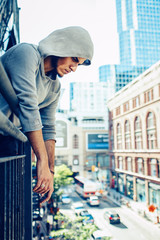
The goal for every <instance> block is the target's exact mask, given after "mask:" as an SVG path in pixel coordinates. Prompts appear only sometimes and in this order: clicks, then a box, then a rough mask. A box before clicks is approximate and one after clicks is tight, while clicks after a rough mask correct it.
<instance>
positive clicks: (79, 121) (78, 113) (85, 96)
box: [69, 82, 108, 129]
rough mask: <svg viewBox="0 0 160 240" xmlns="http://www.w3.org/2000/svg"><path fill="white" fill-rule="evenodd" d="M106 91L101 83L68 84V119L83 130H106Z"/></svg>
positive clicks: (105, 86)
mask: <svg viewBox="0 0 160 240" xmlns="http://www.w3.org/2000/svg"><path fill="white" fill-rule="evenodd" d="M106 89H107V84H106V83H101V82H85V83H84V82H72V83H70V111H69V119H70V120H72V122H74V124H75V125H78V126H80V127H83V128H85V129H107V123H108V122H107V115H108V112H107V110H106V100H107V99H106Z"/></svg>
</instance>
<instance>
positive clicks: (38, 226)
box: [36, 223, 41, 235]
mask: <svg viewBox="0 0 160 240" xmlns="http://www.w3.org/2000/svg"><path fill="white" fill-rule="evenodd" d="M40 230H41V226H40V224H39V223H37V225H36V233H37V235H39V233H40Z"/></svg>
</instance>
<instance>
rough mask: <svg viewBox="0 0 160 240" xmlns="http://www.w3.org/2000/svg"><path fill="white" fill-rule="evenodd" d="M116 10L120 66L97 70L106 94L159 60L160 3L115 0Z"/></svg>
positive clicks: (115, 90)
mask: <svg viewBox="0 0 160 240" xmlns="http://www.w3.org/2000/svg"><path fill="white" fill-rule="evenodd" d="M116 10H117V32H118V36H119V56H120V64H119V65H104V66H101V67H100V68H99V81H100V82H107V83H108V88H109V90H108V92H110V95H111V93H112V95H113V94H114V93H115V92H117V91H119V90H120V89H121V88H123V87H124V86H125V85H126V84H128V83H129V82H130V81H132V80H133V79H134V78H135V77H137V76H139V75H140V74H141V73H143V72H144V71H145V70H146V69H148V68H149V67H150V66H151V65H152V64H154V63H156V62H157V61H158V60H159V59H160V0H145V1H143V0H130V1H127V0H116ZM110 88H111V89H110ZM110 95H109V96H110Z"/></svg>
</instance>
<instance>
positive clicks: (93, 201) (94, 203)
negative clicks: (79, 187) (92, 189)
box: [88, 196, 100, 206]
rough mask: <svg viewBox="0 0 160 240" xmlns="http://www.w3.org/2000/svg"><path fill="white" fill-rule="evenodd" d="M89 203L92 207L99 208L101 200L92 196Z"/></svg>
mask: <svg viewBox="0 0 160 240" xmlns="http://www.w3.org/2000/svg"><path fill="white" fill-rule="evenodd" d="M88 203H89V205H90V206H99V204H100V201H99V198H98V197H97V196H91V197H90V198H89V199H88Z"/></svg>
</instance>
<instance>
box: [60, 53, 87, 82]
mask: <svg viewBox="0 0 160 240" xmlns="http://www.w3.org/2000/svg"><path fill="white" fill-rule="evenodd" d="M85 60H86V58H81V57H60V58H58V61H57V74H58V76H59V77H63V76H64V75H65V74H68V73H70V72H71V71H72V72H75V71H76V69H77V67H78V65H81V64H83V63H84V61H85Z"/></svg>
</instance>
